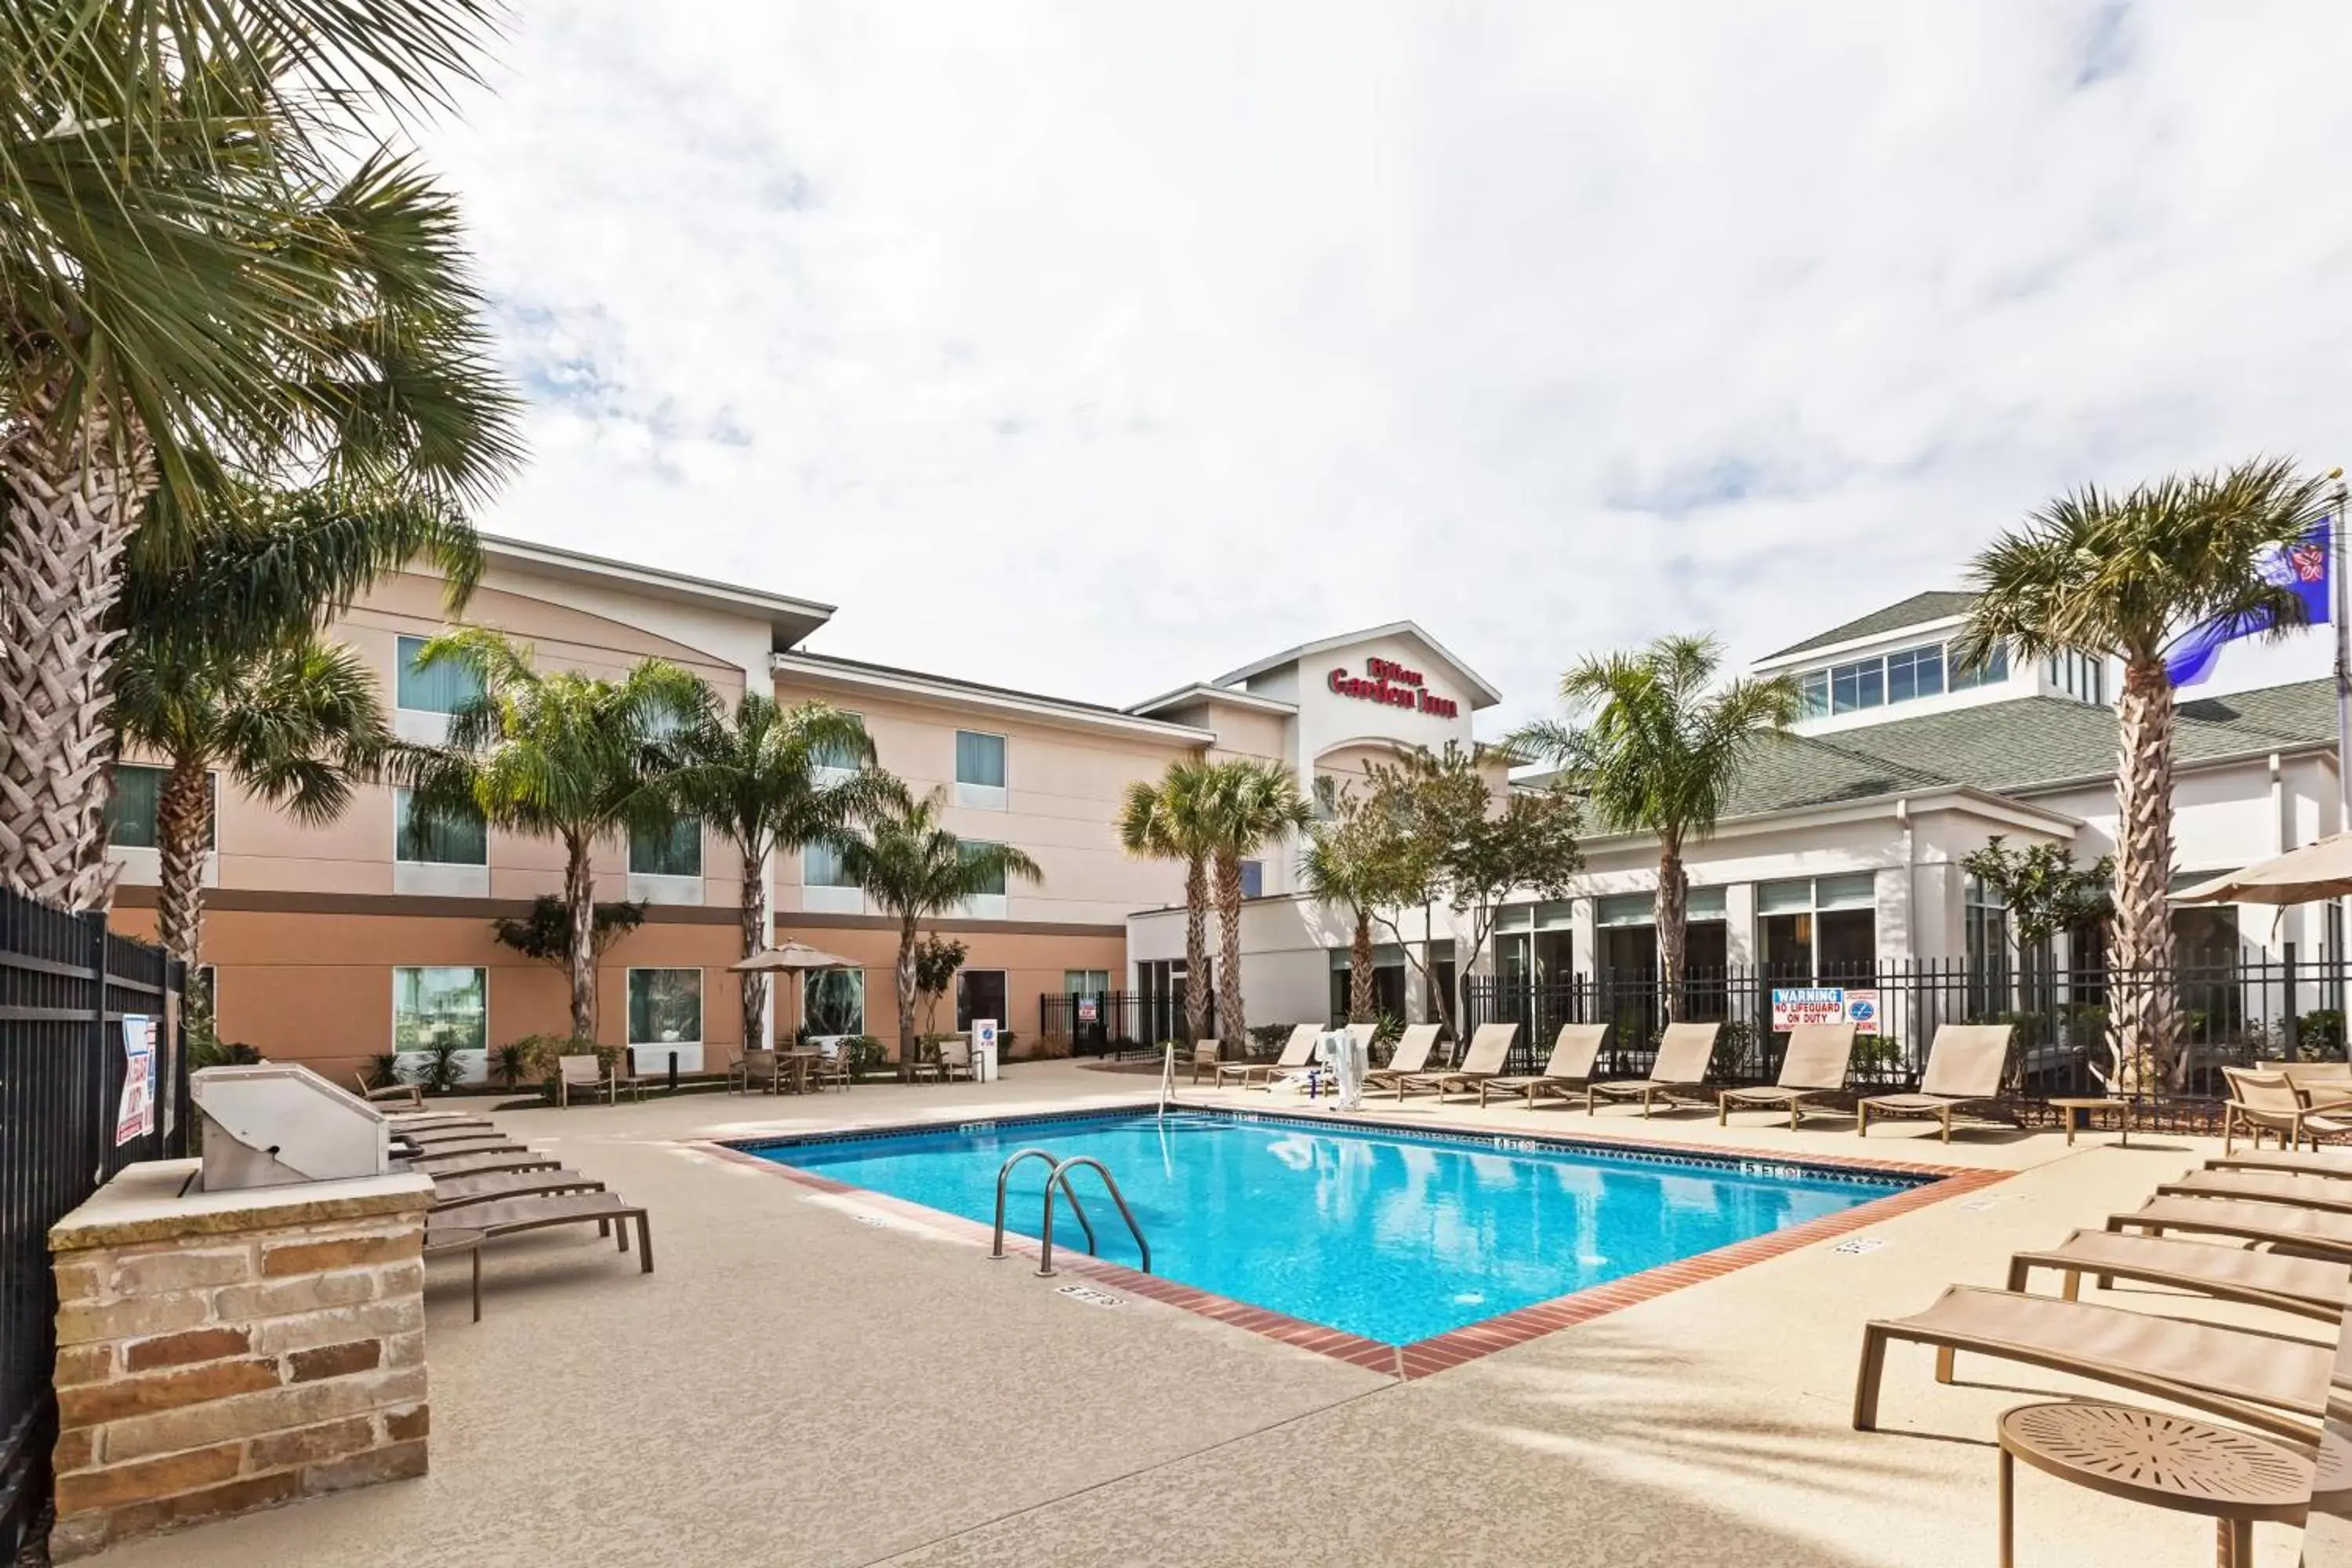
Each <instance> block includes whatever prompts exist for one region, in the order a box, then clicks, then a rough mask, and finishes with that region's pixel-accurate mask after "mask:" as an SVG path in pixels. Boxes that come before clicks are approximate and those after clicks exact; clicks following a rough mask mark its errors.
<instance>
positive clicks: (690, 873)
mask: <svg viewBox="0 0 2352 1568" xmlns="http://www.w3.org/2000/svg"><path fill="white" fill-rule="evenodd" d="M629 874H630V875H631V876H635V877H699V876H701V875H702V819H701V818H700V817H696V816H681V817H678V818H677V820H675V821H673V822H671V823H669V824H668V825H667V826H662V827H643V826H638V827H632V828H630V829H629Z"/></svg>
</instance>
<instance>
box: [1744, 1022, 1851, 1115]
mask: <svg viewBox="0 0 2352 1568" xmlns="http://www.w3.org/2000/svg"><path fill="white" fill-rule="evenodd" d="M1852 1063H1853V1025H1852V1024H1800V1025H1798V1026H1796V1027H1795V1028H1793V1029H1791V1030H1790V1031H1789V1048H1788V1049H1787V1050H1786V1051H1785V1052H1784V1053H1782V1055H1781V1058H1780V1081H1779V1082H1777V1083H1775V1084H1772V1085H1770V1086H1769V1087H1759V1088H1756V1089H1725V1090H1724V1091H1723V1092H1722V1093H1721V1094H1720V1095H1718V1096H1717V1097H1716V1110H1715V1121H1716V1125H1717V1126H1718V1127H1724V1126H1728V1125H1730V1122H1731V1113H1732V1112H1733V1111H1734V1110H1781V1109H1782V1108H1784V1107H1785V1108H1786V1109H1787V1110H1788V1112H1789V1125H1790V1126H1791V1127H1794V1126H1796V1125H1797V1119H1798V1118H1799V1117H1800V1116H1801V1115H1803V1114H1804V1110H1805V1102H1806V1101H1807V1100H1818V1099H1820V1098H1821V1097H1822V1096H1823V1095H1829V1094H1842V1093H1843V1092H1844V1091H1845V1075H1846V1068H1848V1067H1849V1066H1850V1065H1852Z"/></svg>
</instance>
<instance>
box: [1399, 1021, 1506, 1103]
mask: <svg viewBox="0 0 2352 1568" xmlns="http://www.w3.org/2000/svg"><path fill="white" fill-rule="evenodd" d="M1518 1037H1519V1026H1517V1024H1481V1025H1479V1026H1478V1030H1477V1033H1475V1034H1474V1035H1472V1036H1471V1037H1470V1048H1469V1049H1468V1050H1466V1051H1465V1052H1463V1053H1462V1065H1461V1066H1460V1067H1457V1068H1448V1069H1446V1070H1445V1071H1444V1072H1424V1073H1407V1074H1405V1075H1403V1076H1402V1077H1401V1078H1399V1079H1397V1085H1396V1093H1397V1098H1398V1099H1399V1100H1402V1099H1403V1098H1404V1097H1405V1094H1406V1092H1407V1091H1408V1090H1412V1089H1435V1090H1436V1091H1437V1098H1438V1099H1439V1100H1444V1098H1445V1097H1446V1096H1447V1095H1449V1094H1466V1093H1468V1092H1469V1091H1470V1090H1472V1089H1475V1088H1477V1087H1478V1086H1479V1085H1480V1084H1482V1083H1484V1082H1486V1079H1490V1078H1500V1077H1501V1076H1502V1074H1503V1067H1504V1064H1505V1063H1506V1062H1507V1061H1508V1060H1509V1059H1510V1056H1511V1042H1512V1041H1514V1040H1516V1039H1517V1038H1518Z"/></svg>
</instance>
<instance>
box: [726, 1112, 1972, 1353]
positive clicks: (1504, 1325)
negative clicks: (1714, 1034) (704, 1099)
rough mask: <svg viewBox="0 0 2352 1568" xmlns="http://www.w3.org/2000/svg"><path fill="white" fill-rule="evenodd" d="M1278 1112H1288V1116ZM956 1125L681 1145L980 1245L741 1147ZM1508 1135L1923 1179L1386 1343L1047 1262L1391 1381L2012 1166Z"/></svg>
mask: <svg viewBox="0 0 2352 1568" xmlns="http://www.w3.org/2000/svg"><path fill="white" fill-rule="evenodd" d="M1131 1109H1141V1110H1151V1109H1154V1107H1152V1106H1149V1105H1147V1106H1143V1107H1139V1108H1131ZM1186 1109H1187V1110H1202V1109H1203V1108H1201V1107H1186ZM1120 1113H1122V1112H1121V1110H1119V1109H1114V1110H1109V1111H1103V1110H1089V1111H1087V1112H1084V1113H1081V1114H1082V1115H1087V1116H1094V1115H1105V1114H1112V1115H1116V1114H1120ZM1209 1114H1217V1112H1216V1111H1214V1110H1211V1111H1209ZM1073 1119H1074V1118H1072V1117H1069V1116H1066V1115H1061V1116H1057V1115H1054V1114H1052V1113H1041V1114H1038V1115H1036V1116H1015V1117H999V1118H973V1119H972V1120H987V1121H1001V1122H1013V1123H1018V1122H1021V1121H1066V1120H1073ZM1266 1119H1267V1120H1273V1119H1276V1118H1266ZM1280 1119H1281V1120H1288V1118H1280ZM1302 1120H1307V1121H1310V1124H1311V1121H1312V1120H1313V1119H1302ZM957 1125H958V1123H956V1122H954V1121H930V1122H915V1123H910V1124H907V1125H904V1126H898V1127H888V1128H868V1127H861V1128H845V1129H843V1130H841V1131H840V1132H837V1133H822V1132H814V1133H808V1134H805V1135H796V1136H793V1137H789V1138H763V1139H751V1140H743V1141H740V1142H718V1141H715V1140H712V1141H702V1142H696V1143H694V1144H693V1145H691V1146H692V1147H695V1148H698V1149H700V1150H702V1151H704V1152H709V1153H712V1154H716V1155H718V1156H719V1158H721V1159H724V1160H728V1161H731V1162H733V1163H738V1164H741V1165H746V1166H751V1167H753V1168H756V1169H759V1170H762V1171H767V1172H770V1173H774V1174H776V1175H779V1176H782V1177H783V1178H784V1179H785V1180H786V1181H789V1182H792V1183H794V1184H798V1185H800V1186H803V1187H808V1188H811V1189H813V1190H814V1191H816V1192H821V1193H827V1194H834V1195H836V1196H844V1197H855V1198H857V1199H858V1200H860V1201H861V1202H863V1203H866V1204H870V1205H876V1206H877V1207H879V1208H882V1209H885V1210H887V1211H888V1212H892V1213H896V1214H898V1215H904V1216H906V1217H907V1218H908V1219H910V1220H915V1221H918V1222H919V1223H921V1224H924V1225H927V1226H931V1227H933V1228H934V1229H938V1230H943V1231H948V1232H950V1233H954V1234H959V1235H963V1236H967V1237H971V1238H973V1239H975V1240H978V1241H981V1242H983V1243H985V1242H989V1241H992V1239H993V1237H994V1234H995V1233H994V1232H993V1230H992V1228H991V1227H990V1226H985V1225H982V1224H981V1223H980V1222H979V1221H978V1220H975V1219H968V1218H966V1217H965V1216H964V1215H956V1214H949V1213H948V1212H946V1211H945V1210H943V1209H934V1208H927V1207H925V1206H924V1205H920V1204H915V1203H909V1202H908V1201H907V1200H906V1199H904V1198H898V1197H893V1196H892V1195H891V1194H887V1193H877V1192H875V1191H873V1190H872V1189H870V1188H866V1187H855V1186H851V1185H849V1184H847V1183H845V1182H836V1181H835V1180H833V1179H832V1178H831V1177H829V1176H820V1175H818V1174H816V1173H814V1172H812V1171H806V1170H803V1169H801V1168H800V1167H798V1166H794V1165H786V1164H782V1163H779V1162H777V1161H774V1160H767V1159H762V1158H761V1157H760V1156H759V1155H758V1154H755V1153H752V1152H751V1149H752V1148H755V1147H756V1148H790V1147H793V1145H795V1144H798V1143H803V1142H831V1141H833V1140H835V1139H836V1138H839V1137H842V1136H888V1135H898V1134H908V1133H917V1132H938V1131H951V1130H953V1129H954V1128H955V1127H956V1126H957ZM1338 1125H1342V1126H1346V1127H1349V1128H1355V1129H1360V1130H1363V1131H1381V1132H1405V1133H1413V1134H1420V1135H1422V1136H1440V1137H1443V1136H1459V1137H1460V1138H1462V1139H1464V1140H1465V1141H1467V1142H1481V1141H1490V1140H1487V1139H1486V1135H1484V1134H1481V1133H1478V1132H1475V1131H1465V1132H1461V1133H1459V1134H1453V1133H1450V1132H1448V1131H1445V1130H1443V1129H1436V1128H1430V1127H1394V1126H1391V1125H1388V1124H1386V1123H1383V1122H1379V1121H1355V1120H1352V1119H1351V1120H1349V1121H1346V1122H1344V1123H1339V1124H1338ZM1508 1142H1534V1143H1536V1144H1538V1146H1539V1147H1540V1148H1543V1149H1568V1150H1571V1151H1582V1150H1585V1149H1588V1148H1589V1149H1592V1150H1594V1152H1600V1153H1604V1154H1606V1153H1611V1152H1624V1153H1627V1154H1632V1155H1634V1156H1636V1157H1648V1158H1666V1159H1672V1160H1676V1161H1683V1162H1687V1163H1697V1164H1706V1163H1715V1162H1721V1161H1726V1160H1728V1161H1755V1162H1758V1163H1764V1164H1769V1165H1773V1166H1778V1167H1783V1168H1785V1167H1790V1166H1798V1167H1807V1166H1810V1167H1815V1168H1819V1169H1822V1170H1847V1171H1852V1172H1854V1173H1858V1174H1859V1173H1873V1174H1885V1175H1887V1176H1895V1177H1906V1176H1908V1177H1927V1178H1929V1179H1928V1180H1926V1181H1923V1182H1921V1183H1920V1184H1918V1185H1916V1186H1912V1187H1906V1188H1905V1189H1904V1190H1903V1191H1901V1192H1896V1193H1890V1194H1887V1195H1886V1196H1885V1197H1883V1198H1874V1199H1873V1200H1872V1201H1871V1202H1869V1203H1866V1204H1858V1205H1854V1206H1853V1207H1852V1208H1848V1209H1841V1210H1839V1211H1838V1212H1837V1213H1835V1214H1829V1215H1821V1216H1820V1217H1818V1218H1815V1219H1810V1220H1807V1221H1805V1222H1804V1223H1803V1224H1802V1225H1794V1226H1789V1227H1787V1228H1786V1229H1783V1230H1775V1231H1768V1232H1766V1233H1765V1234H1764V1235H1762V1236H1753V1237H1748V1239H1747V1240H1745V1241H1735V1242H1733V1243H1731V1244H1730V1245H1729V1246H1727V1247H1717V1248H1716V1249H1714V1250H1713V1251H1711V1252H1702V1253H1697V1254H1695V1255H1693V1256H1692V1257H1689V1258H1677V1259H1675V1261H1674V1262H1672V1263H1662V1264H1660V1265H1658V1266H1657V1267H1656V1268H1645V1269H1643V1270H1642V1271H1641V1272H1640V1273H1638V1274H1628V1275H1624V1276H1622V1277H1621V1278H1619V1279H1612V1280H1609V1281H1608V1282H1607V1283H1605V1284H1601V1285H1593V1286H1590V1287H1588V1288H1586V1289H1582V1290H1573V1291H1570V1293H1569V1294H1567V1295H1565V1296H1555V1297H1553V1298H1551V1299H1550V1300H1545V1301H1538V1302H1535V1303H1533V1304H1531V1305H1529V1306H1525V1307H1519V1308H1516V1309H1514V1310H1511V1311H1508V1312H1502V1313H1498V1314H1496V1316H1494V1317H1491V1318H1482V1319H1480V1320H1479V1321H1476V1322H1475V1323H1465V1324H1464V1325H1463V1326H1462V1327H1460V1328H1458V1329H1449V1330H1447V1331H1445V1332H1444V1333H1442V1334H1433V1335H1432V1336H1430V1337H1429V1338H1428V1339H1424V1340H1414V1341H1412V1342H1410V1343H1407V1344H1391V1343H1388V1342H1385V1341H1381V1340H1370V1339H1366V1338H1364V1337H1363V1336H1362V1335H1360V1334H1351V1333H1348V1332H1346V1331H1343V1330H1339V1329H1334V1328H1329V1327H1328V1326H1326V1325H1324V1324H1322V1323H1310V1322H1308V1321H1306V1320H1305V1319H1303V1318H1294V1317H1291V1316H1289V1315H1288V1314H1286V1313H1283V1312H1275V1311H1269V1310H1266V1309H1265V1308H1264V1307H1257V1306H1252V1305H1251V1304H1250V1303H1248V1302H1246V1301H1236V1300H1233V1299H1232V1298H1230V1297H1226V1296H1219V1295H1215V1294H1213V1293H1212V1292H1210V1291H1207V1290H1202V1289H1195V1288H1194V1287H1192V1286H1190V1285H1181V1284H1178V1283H1177V1282H1176V1281H1174V1280H1171V1279H1161V1278H1160V1276H1158V1275H1156V1274H1145V1273H1143V1272H1141V1271H1140V1270H1138V1269H1133V1268H1128V1267H1127V1266H1126V1265H1124V1264H1120V1263H1111V1262H1108V1261H1106V1260H1104V1259H1102V1258H1092V1257H1089V1256H1087V1254H1085V1253H1081V1252H1069V1251H1057V1252H1056V1253H1055V1272H1056V1273H1057V1274H1061V1273H1067V1274H1072V1275H1076V1276H1080V1277H1083V1278H1085V1279H1093V1280H1097V1281H1100V1282H1101V1283H1103V1284H1106V1285H1112V1286H1116V1287H1118V1289H1122V1290H1125V1291H1127V1292H1128V1293H1129V1294H1130V1295H1135V1296H1140V1297H1142V1298H1144V1299H1145V1300H1151V1301H1159V1302H1161V1303H1163V1304H1165V1305H1167V1306H1171V1307H1176V1308H1180V1309H1181V1310H1184V1311H1188V1312H1191V1313H1193V1314H1194V1315H1196V1316H1199V1317H1203V1318H1211V1319H1214V1320H1215V1321H1218V1322H1221V1323H1226V1324H1230V1325H1231V1326H1233V1327H1234V1328H1237V1329H1246V1330H1247V1331H1250V1332H1251V1333H1254V1334H1256V1335H1258V1336H1260V1337H1261V1338H1264V1339H1270V1340H1276V1341H1279V1342H1282V1343H1284V1344H1286V1345H1293V1346H1296V1347H1297V1348H1298V1349H1300V1350H1305V1351H1312V1352H1315V1353H1316V1354H1318V1355H1324V1356H1329V1357H1330V1358H1331V1359H1333V1360H1334V1361H1343V1362H1346V1363H1349V1365H1351V1366H1360V1367H1364V1368H1367V1369H1369V1370H1370V1371H1373V1372H1379V1373H1386V1374H1388V1375H1389V1376H1391V1377H1395V1378H1398V1379H1400V1380H1402V1381H1405V1382H1411V1381H1412V1380H1413V1379H1415V1378H1423V1377H1427V1376H1429V1375H1431V1374H1432V1373H1440V1372H1444V1371H1445V1370H1447V1369H1448V1368H1450V1367H1456V1366H1460V1365H1462V1364H1464V1363H1466V1362H1473V1361H1476V1360H1478V1359H1479V1358H1480V1357H1482V1356H1489V1355H1493V1354H1494V1353H1495V1352H1497V1351H1505V1350H1509V1349H1510V1348H1512V1347H1513V1346H1514V1345H1522V1344H1525V1343H1527V1342H1528V1341H1530V1340H1537V1339H1541V1338H1542V1337H1543V1336H1545V1335H1546V1334H1549V1333H1554V1332H1557V1331H1559V1330H1561V1329H1567V1328H1573V1327H1575V1326H1576V1325H1577V1324H1579V1323H1585V1322H1590V1321H1592V1320H1593V1319H1595V1318H1600V1317H1605V1316H1607V1315H1608V1314H1609V1313H1611V1312H1617V1311H1622V1310H1624V1309H1626V1308H1628V1307H1632V1306H1635V1305H1637V1304H1639V1303H1641V1302H1643V1301H1648V1300H1655V1299H1656V1298H1658V1297H1660V1296H1664V1295H1669V1294H1671V1293H1672V1292H1674V1291H1676V1290H1680V1289H1685V1288H1687V1287H1689V1286H1692V1285H1698V1284H1703V1283H1705V1282H1706V1281H1707V1280H1709V1279H1720V1278H1721V1277H1723V1276H1724V1275H1726V1274H1732V1273H1736V1272H1738V1270H1740V1269H1742V1268H1749V1267H1751V1266H1752V1265H1755V1264H1758V1263H1762V1262H1764V1261H1766V1260H1767V1259H1769V1258H1779V1257H1780V1256H1782V1255H1783V1254H1785V1253H1790V1252H1794V1251H1796V1250H1797V1249H1798V1248H1799V1247H1811V1246H1813V1245H1814V1244H1816V1243H1818V1242H1822V1241H1827V1240H1829V1239H1831V1238H1832V1237H1838V1236H1843V1235H1844V1234H1845V1233H1847V1232H1848V1231H1853V1230H1858V1229H1860V1228H1861V1227H1862V1226H1866V1225H1876V1224H1877V1223H1879V1222H1880V1221H1882V1220H1887V1219H1893V1218H1894V1217H1895V1216H1896V1215H1902V1214H1908V1213H1909V1212H1911V1211H1912V1210H1913V1209H1918V1208H1925V1207H1927V1205H1930V1204H1937V1203H1942V1202H1943V1201H1945V1200H1946V1199H1948V1198H1956V1197H1959V1196H1962V1195H1963V1194H1968V1193H1972V1192H1975V1191H1977V1190H1978V1189H1979V1188H1981V1187H1987V1186H1990V1185H1992V1184H1995V1183H1998V1182H2003V1181H2007V1180H2008V1179H2009V1178H2010V1177H2011V1176H2013V1175H2015V1174H2016V1172H2014V1171H1991V1170H1980V1169H1975V1168H1970V1167H1960V1166H1952V1165H1930V1164H1924V1163H1918V1162H1916V1161H1907V1160H1874V1159H1854V1158H1851V1157H1849V1156H1846V1155H1843V1154H1813V1153H1807V1154H1803V1155H1801V1156H1792V1155H1790V1154H1789V1153H1787V1152H1776V1151H1772V1150H1765V1149H1739V1148H1731V1149H1727V1148H1719V1147H1707V1148H1704V1149H1700V1148H1692V1147H1689V1146H1685V1145H1676V1144H1671V1143H1621V1142H1619V1141H1618V1140H1615V1139H1611V1140H1609V1141H1608V1142H1606V1143H1605V1144H1594V1143H1592V1142H1579V1141H1577V1140H1574V1139H1567V1138H1559V1137H1546V1138H1535V1139H1529V1140H1524V1141H1522V1140H1509V1141H1508ZM1508 1152H1525V1151H1518V1150H1514V1151H1508ZM1005 1251H1006V1254H1007V1255H1008V1256H1018V1257H1023V1258H1035V1257H1036V1256H1037V1246H1036V1243H1034V1241H1032V1240H1031V1239H1030V1238H1029V1237H1021V1236H1014V1235H1013V1234H1012V1233H1010V1232H1007V1233H1006V1237H1005Z"/></svg>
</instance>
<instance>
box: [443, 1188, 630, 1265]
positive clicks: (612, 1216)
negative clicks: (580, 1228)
mask: <svg viewBox="0 0 2352 1568" xmlns="http://www.w3.org/2000/svg"><path fill="white" fill-rule="evenodd" d="M632 1219H634V1220H635V1221H636V1222H637V1268H638V1271H639V1272H641V1273H645V1274H650V1273H652V1272H653V1271H654V1238H653V1233H652V1232H651V1231H650V1230H648V1229H647V1228H646V1211H645V1210H644V1209H642V1208H639V1207H637V1206H636V1205H634V1204H629V1203H625V1202H623V1201H622V1200H621V1199H620V1198H619V1197H618V1196H616V1195H615V1194H612V1193H551V1194H547V1195H545V1196H541V1197H531V1198H502V1199H499V1201H497V1202H495V1203H483V1204H467V1205H465V1206H464V1207H462V1208H455V1209H449V1210H446V1211H443V1210H436V1211H432V1212H429V1213H427V1214H426V1215H425V1246H426V1247H431V1246H432V1245H433V1233H434V1232H435V1231H436V1230H445V1231H446V1230H478V1231H480V1232H481V1233H482V1238H483V1240H485V1241H495V1240H498V1239H499V1237H508V1236H517V1235H520V1234H521V1233H523V1232H525V1231H532V1230H544V1229H546V1228H547V1227H548V1226H557V1225H592V1224H593V1226H596V1234H597V1235H599V1236H605V1235H609V1234H611V1233H612V1232H613V1230H614V1229H615V1228H616V1227H617V1228H618V1230H619V1231H620V1250H621V1251H623V1252H626V1251H628V1250H629V1226H628V1221H630V1220H632Z"/></svg>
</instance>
